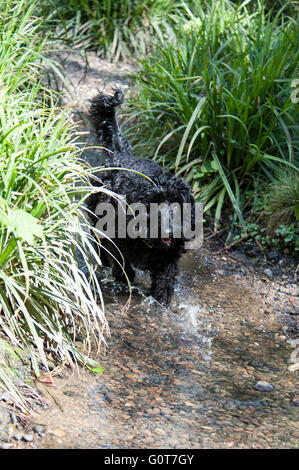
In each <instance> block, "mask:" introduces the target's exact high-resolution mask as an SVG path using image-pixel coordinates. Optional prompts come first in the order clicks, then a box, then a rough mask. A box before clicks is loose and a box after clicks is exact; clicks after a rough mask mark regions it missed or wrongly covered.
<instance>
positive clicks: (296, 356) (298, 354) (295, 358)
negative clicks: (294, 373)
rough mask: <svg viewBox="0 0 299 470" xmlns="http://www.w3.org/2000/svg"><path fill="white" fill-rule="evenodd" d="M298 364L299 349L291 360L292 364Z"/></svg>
mask: <svg viewBox="0 0 299 470" xmlns="http://www.w3.org/2000/svg"><path fill="white" fill-rule="evenodd" d="M297 362H299V349H295V351H293V352H292V354H291V356H290V359H289V363H290V364H296V363H297Z"/></svg>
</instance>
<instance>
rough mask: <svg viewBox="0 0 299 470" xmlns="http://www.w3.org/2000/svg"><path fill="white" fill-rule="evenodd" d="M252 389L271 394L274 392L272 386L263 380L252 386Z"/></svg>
mask: <svg viewBox="0 0 299 470" xmlns="http://www.w3.org/2000/svg"><path fill="white" fill-rule="evenodd" d="M253 388H255V389H256V390H259V391H260V392H273V390H274V387H273V385H272V384H270V383H269V382H266V381H264V380H260V381H259V382H257V383H256V384H255V385H254V386H253Z"/></svg>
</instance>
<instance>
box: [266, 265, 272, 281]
mask: <svg viewBox="0 0 299 470" xmlns="http://www.w3.org/2000/svg"><path fill="white" fill-rule="evenodd" d="M264 274H265V276H267V277H268V278H269V279H272V278H273V272H272V271H271V269H269V268H267V269H265V270H264Z"/></svg>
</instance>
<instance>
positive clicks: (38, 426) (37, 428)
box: [32, 424, 45, 434]
mask: <svg viewBox="0 0 299 470" xmlns="http://www.w3.org/2000/svg"><path fill="white" fill-rule="evenodd" d="M32 430H33V431H34V432H35V433H36V434H43V433H44V432H45V428H44V426H42V425H41V424H36V425H35V426H34V427H33V428H32Z"/></svg>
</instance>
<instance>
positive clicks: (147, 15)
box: [38, 0, 176, 61]
mask: <svg viewBox="0 0 299 470" xmlns="http://www.w3.org/2000/svg"><path fill="white" fill-rule="evenodd" d="M175 3H176V2H175V1H174V0H141V1H139V0H122V1H120V0H114V1H113V0H101V1H99V0H50V2H48V1H45V0H42V1H41V2H40V4H39V10H38V14H39V15H40V16H42V17H43V18H44V27H45V28H47V29H48V28H49V27H50V28H51V29H52V31H53V33H52V37H53V38H54V39H57V38H59V39H60V40H62V41H64V42H69V43H71V44H73V45H77V46H79V47H81V48H82V47H84V48H91V49H94V50H97V52H98V53H99V54H100V55H102V56H103V55H105V56H107V57H108V58H109V59H113V60H114V61H117V60H118V59H124V58H126V57H128V56H131V55H132V54H134V55H139V54H145V53H146V52H148V44H149V40H150V37H151V35H152V33H153V31H154V28H155V26H158V24H159V23H160V21H162V20H163V18H166V16H167V14H168V13H169V12H170V11H171V9H172V8H173V6H174V4H175Z"/></svg>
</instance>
